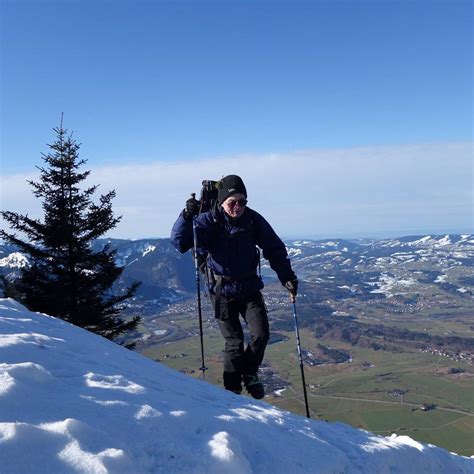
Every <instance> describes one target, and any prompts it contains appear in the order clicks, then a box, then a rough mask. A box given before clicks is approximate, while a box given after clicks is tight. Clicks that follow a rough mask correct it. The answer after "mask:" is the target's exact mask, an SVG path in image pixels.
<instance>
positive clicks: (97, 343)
mask: <svg viewBox="0 0 474 474" xmlns="http://www.w3.org/2000/svg"><path fill="white" fill-rule="evenodd" d="M473 470H474V460H473V459H468V458H463V457H461V456H457V455H454V454H450V453H448V452H447V451H444V450H443V449H440V448H437V447H434V446H430V445H422V444H420V443H418V442H416V441H413V440H412V439H410V438H409V437H406V436H398V437H397V436H392V437H388V438H384V437H380V436H375V435H373V434H371V433H369V432H366V431H362V430H356V429H353V428H351V427H349V426H347V425H344V424H341V423H334V424H330V423H324V422H320V421H315V420H307V419H306V418H301V417H299V416H296V415H292V414H290V413H288V412H283V411H280V410H277V409H275V408H274V407H272V406H270V405H268V404H266V403H263V402H257V401H254V400H252V399H249V398H247V397H243V396H237V395H233V394H230V393H228V392H225V391H224V390H221V389H219V388H218V387H215V386H212V385H210V384H208V383H206V382H202V381H196V380H194V379H191V378H189V377H186V376H184V375H182V374H180V373H178V372H175V371H173V370H170V369H168V368H165V367H164V366H162V365H160V364H157V363H155V362H152V361H151V360H148V359H145V358H143V357H141V356H139V355H137V354H135V353H133V352H131V351H128V350H126V349H123V348H122V347H120V346H118V345H116V344H113V343H111V342H109V341H107V340H105V339H103V338H100V337H98V336H95V335H93V334H91V333H88V332H86V331H84V330H82V329H79V328H77V327H74V326H71V325H69V324H67V323H65V322H63V321H60V320H57V319H54V318H51V317H48V316H45V315H41V314H37V313H31V312H29V311H27V310H26V309H25V308H24V307H23V306H21V305H20V304H18V303H17V302H15V301H13V300H6V299H2V300H0V472H1V473H2V474H7V473H61V472H68V473H69V472H89V473H94V474H98V473H106V472H113V473H116V472H117V473H118V472H123V473H125V472H127V473H137V474H138V473H152V472H153V473H165V472H166V473H258V474H262V473H288V472H293V473H299V472H314V473H377V474H380V473H393V472H400V473H415V472H416V473H430V474H431V473H448V472H449V473H468V472H470V473H472V472H473Z"/></svg>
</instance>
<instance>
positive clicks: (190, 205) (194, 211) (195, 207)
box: [183, 197, 201, 221]
mask: <svg viewBox="0 0 474 474" xmlns="http://www.w3.org/2000/svg"><path fill="white" fill-rule="evenodd" d="M200 207H201V201H198V200H197V199H196V198H193V197H192V198H189V199H188V200H187V201H186V205H185V206H184V211H183V217H184V218H185V219H186V220H187V221H188V220H190V219H192V218H193V217H196V216H197V215H198V214H199V209H200Z"/></svg>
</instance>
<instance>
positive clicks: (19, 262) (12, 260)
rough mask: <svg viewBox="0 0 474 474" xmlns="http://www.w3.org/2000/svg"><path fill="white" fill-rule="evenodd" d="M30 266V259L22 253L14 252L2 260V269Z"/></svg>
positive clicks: (0, 265) (0, 262)
mask: <svg viewBox="0 0 474 474" xmlns="http://www.w3.org/2000/svg"><path fill="white" fill-rule="evenodd" d="M28 265H29V262H28V259H27V258H26V257H25V255H23V254H22V253H20V252H13V253H11V254H10V255H8V256H7V257H4V258H1V259H0V267H5V268H24V267H26V266H28Z"/></svg>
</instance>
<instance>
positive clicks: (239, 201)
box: [222, 193, 247, 219]
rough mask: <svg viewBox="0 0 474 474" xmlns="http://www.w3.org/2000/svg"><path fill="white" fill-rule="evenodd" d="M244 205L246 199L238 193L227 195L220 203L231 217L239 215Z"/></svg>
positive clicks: (234, 217)
mask: <svg viewBox="0 0 474 474" xmlns="http://www.w3.org/2000/svg"><path fill="white" fill-rule="evenodd" d="M246 205H247V200H246V199H245V196H244V195H243V194H240V193H237V194H232V196H229V197H228V198H227V199H226V200H225V201H224V202H223V203H222V207H223V209H224V212H225V213H226V214H227V215H228V216H229V217H232V218H233V219H236V218H237V217H240V216H241V215H242V214H243V213H244V211H245V206H246Z"/></svg>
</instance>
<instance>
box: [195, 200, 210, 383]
mask: <svg viewBox="0 0 474 474" xmlns="http://www.w3.org/2000/svg"><path fill="white" fill-rule="evenodd" d="M191 197H192V198H193V199H196V194H195V193H192V194H191ZM193 240H194V242H193V243H194V267H195V269H196V293H197V303H198V315H199V337H200V339H201V367H200V369H199V370H200V371H201V372H202V378H203V379H205V378H206V375H205V371H206V370H207V367H206V364H205V362H204V332H203V329H202V307H201V278H200V275H199V262H198V254H197V238H196V218H195V217H193Z"/></svg>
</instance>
